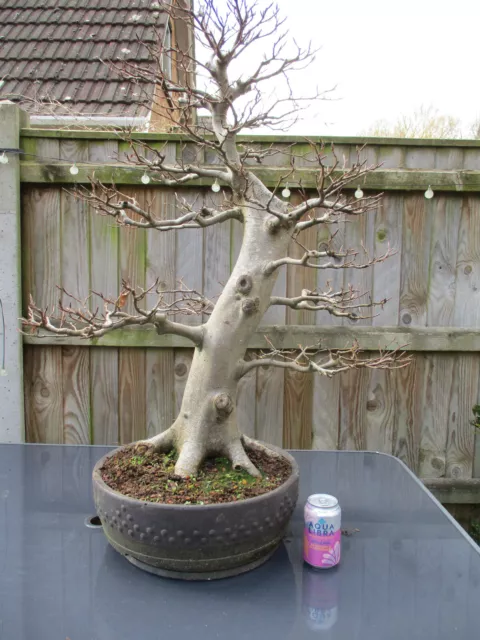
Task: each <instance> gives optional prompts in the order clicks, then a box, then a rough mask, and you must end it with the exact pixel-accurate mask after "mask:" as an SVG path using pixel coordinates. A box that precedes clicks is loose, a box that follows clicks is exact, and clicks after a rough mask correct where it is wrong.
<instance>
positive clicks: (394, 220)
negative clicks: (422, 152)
mask: <svg viewBox="0 0 480 640" xmlns="http://www.w3.org/2000/svg"><path fill="white" fill-rule="evenodd" d="M402 214H403V196H401V195H386V196H384V198H383V201H382V203H381V205H380V207H379V209H378V210H377V212H376V216H375V239H374V255H375V256H381V255H384V254H385V253H386V251H387V249H388V247H390V249H391V250H392V251H394V252H395V253H393V255H391V256H390V257H389V258H388V259H387V260H386V261H385V262H379V263H378V264H375V265H373V267H372V269H373V300H374V301H375V302H379V301H380V300H385V299H386V300H387V304H386V305H385V307H384V308H383V309H380V308H379V307H376V308H374V309H373V315H374V317H373V318H372V325H373V326H375V327H378V326H384V327H385V326H394V325H396V324H397V323H398V308H399V304H400V268H401V261H402V222H403V219H402V218H403V215H402Z"/></svg>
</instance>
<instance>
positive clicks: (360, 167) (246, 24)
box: [24, 0, 405, 477]
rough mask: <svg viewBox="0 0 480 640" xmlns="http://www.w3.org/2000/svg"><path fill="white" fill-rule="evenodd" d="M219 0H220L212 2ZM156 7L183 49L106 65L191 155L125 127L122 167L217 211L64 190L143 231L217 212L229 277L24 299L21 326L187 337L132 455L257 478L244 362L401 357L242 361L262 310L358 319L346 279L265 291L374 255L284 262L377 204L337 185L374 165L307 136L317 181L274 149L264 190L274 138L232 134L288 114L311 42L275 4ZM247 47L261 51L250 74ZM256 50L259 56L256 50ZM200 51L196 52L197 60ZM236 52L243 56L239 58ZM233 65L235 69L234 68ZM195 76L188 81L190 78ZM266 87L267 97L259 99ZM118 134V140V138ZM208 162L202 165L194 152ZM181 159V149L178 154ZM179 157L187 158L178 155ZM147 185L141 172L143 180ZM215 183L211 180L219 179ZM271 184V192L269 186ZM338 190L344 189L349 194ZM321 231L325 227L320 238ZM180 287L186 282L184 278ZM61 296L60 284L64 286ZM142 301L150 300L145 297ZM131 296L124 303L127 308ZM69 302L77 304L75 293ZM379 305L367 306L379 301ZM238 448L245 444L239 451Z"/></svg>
mask: <svg viewBox="0 0 480 640" xmlns="http://www.w3.org/2000/svg"><path fill="white" fill-rule="evenodd" d="M220 5H222V8H221V9H220ZM166 11H168V13H169V14H170V16H171V17H172V18H173V17H174V18H175V19H177V20H178V19H179V18H180V19H182V20H184V21H186V22H187V23H188V25H189V27H190V28H191V29H192V31H193V32H194V33H195V37H196V47H195V49H196V50H197V54H195V50H194V47H193V46H192V48H191V49H190V50H187V51H185V50H179V49H178V48H176V46H175V44H174V43H173V44H168V48H167V45H166V44H164V42H163V39H162V38H161V37H160V36H159V39H158V43H157V45H156V46H155V47H152V48H151V55H152V59H154V60H155V61H157V62H158V64H156V65H155V66H152V67H148V68H145V67H141V66H139V65H135V64H130V63H121V62H119V63H118V65H113V66H114V70H115V71H116V72H117V73H119V74H121V75H122V77H124V78H127V79H129V80H130V81H132V82H134V83H135V84H136V85H138V86H139V87H140V89H141V88H142V86H145V83H155V85H159V84H160V85H162V86H163V87H164V90H165V91H166V94H167V96H168V100H167V101H166V102H165V104H162V105H160V106H157V107H153V108H154V109H157V110H159V115H161V118H162V119H163V121H164V122H168V123H169V124H170V130H171V131H174V132H177V133H178V132H180V133H181V134H183V138H184V140H185V142H186V143H189V149H191V147H192V143H193V144H194V147H195V149H196V152H195V154H194V155H196V159H190V160H189V161H187V160H182V159H181V158H177V159H176V160H169V159H168V158H167V155H166V152H165V150H164V149H163V150H162V149H160V150H159V149H158V148H154V146H152V145H151V144H149V143H148V142H145V141H142V140H141V139H137V137H136V136H132V135H131V134H129V133H128V134H127V133H126V134H124V135H125V139H128V141H129V143H130V148H131V152H130V155H129V162H130V163H131V164H132V165H135V166H137V167H141V168H144V169H145V172H146V175H148V176H149V177H150V178H151V180H152V183H153V184H155V185H158V186H167V187H171V188H172V189H174V188H175V187H177V186H179V185H185V184H188V183H189V182H191V181H195V180H199V179H200V180H204V181H207V182H208V181H210V183H213V190H214V191H220V190H222V192H223V200H222V202H221V204H220V205H219V206H218V208H216V209H212V208H209V207H205V206H199V207H195V205H192V204H191V203H188V202H186V201H185V200H183V199H180V198H177V200H178V207H179V208H181V210H182V211H181V215H179V216H178V217H172V219H161V220H160V219H158V217H155V215H154V213H152V210H151V208H150V207H148V206H146V207H141V206H139V204H138V202H137V201H136V200H135V198H134V197H131V196H127V195H124V194H122V192H121V191H120V190H119V189H118V188H117V187H116V186H115V185H107V184H102V183H101V182H100V181H99V180H97V179H96V178H95V177H94V176H92V177H91V179H90V180H91V188H89V189H88V190H87V189H83V190H82V189H80V190H77V191H76V195H77V196H78V197H80V198H83V199H84V200H85V201H86V202H88V203H89V204H90V205H91V206H92V207H93V209H94V210H96V212H98V213H100V214H103V215H108V216H111V217H112V218H113V220H114V221H115V222H116V223H117V224H118V225H120V226H125V227H133V228H139V229H149V230H151V233H174V232H178V233H182V230H183V229H199V230H200V231H201V230H202V229H203V228H204V227H209V226H212V225H216V224H223V223H225V222H228V221H230V220H238V221H239V222H241V223H242V224H243V228H244V231H243V242H242V246H241V250H240V253H239V256H238V259H237V262H236V264H235V267H234V268H233V271H232V273H231V275H230V278H229V279H228V282H227V283H226V284H225V287H224V289H223V292H222V294H221V295H220V296H219V298H218V299H217V300H216V301H215V303H213V302H212V301H209V300H206V299H205V298H204V297H203V296H202V295H201V293H199V292H196V291H192V290H189V289H187V288H186V287H185V286H183V285H179V287H178V288H177V289H176V290H175V291H162V290H161V287H160V285H159V282H155V283H153V284H152V285H151V286H150V287H149V288H148V289H139V288H135V286H134V283H133V284H132V283H128V282H124V283H123V289H122V291H121V292H120V293H119V295H118V297H115V298H109V297H107V296H106V295H104V294H97V295H99V296H100V298H101V299H102V304H101V305H100V307H101V309H99V310H98V311H90V310H89V309H88V306H87V304H85V303H81V301H80V304H78V305H77V303H76V302H75V301H74V300H72V302H71V304H65V303H63V304H62V303H60V306H59V313H57V315H55V313H54V312H53V311H52V312H51V313H50V312H49V310H48V309H47V310H45V309H41V308H39V307H38V306H36V305H35V304H34V302H33V301H32V302H31V304H30V306H29V308H28V314H27V315H28V317H27V318H26V319H24V324H25V325H27V326H29V327H31V330H34V331H36V330H39V329H42V330H47V331H49V332H53V333H55V334H57V335H68V336H80V337H84V338H86V339H88V338H98V337H100V336H103V335H105V334H106V333H107V332H110V331H115V329H118V328H121V327H127V326H129V327H130V326H132V327H133V326H139V325H142V326H143V325H145V326H149V327H151V329H152V331H157V332H158V333H159V334H176V335H178V336H183V337H185V338H188V339H189V340H190V341H191V342H192V343H193V345H194V346H195V353H194V357H193V362H192V365H191V369H190V374H189V378H188V382H187V384H186V388H185V393H184V397H183V402H182V406H181V410H180V413H179V415H178V417H177V418H176V420H175V421H174V423H173V424H172V425H171V426H170V427H169V428H168V429H166V430H165V431H163V432H162V433H159V434H158V435H156V436H154V437H153V438H151V439H149V440H145V441H142V442H139V443H137V445H136V446H137V448H138V450H139V451H140V452H146V451H147V450H149V449H152V450H155V451H165V452H166V451H169V450H170V449H172V448H175V449H176V450H177V452H178V459H177V462H176V467H175V472H176V474H178V475H179V476H183V477H187V476H190V475H194V474H195V473H196V471H197V470H198V468H199V465H200V464H201V463H202V461H203V460H204V458H206V457H208V456H213V455H223V456H226V457H228V458H229V459H230V460H231V462H232V464H233V466H234V467H235V468H242V469H244V470H246V471H248V472H249V473H250V474H252V475H254V476H255V475H258V474H259V472H258V470H257V469H256V467H255V466H254V464H253V463H252V462H251V460H250V459H249V457H248V455H247V453H246V450H245V445H248V444H249V443H250V439H249V438H247V437H246V436H243V435H242V434H241V433H240V432H239V429H238V426H237V419H236V396H237V387H238V383H239V380H240V379H241V378H242V376H245V375H246V374H247V373H248V372H249V371H250V370H251V369H253V368H254V367H259V366H271V367H282V368H288V369H293V370H295V371H299V372H305V373H315V374H318V375H323V376H333V375H335V374H338V373H340V372H342V371H346V370H348V369H351V368H355V367H356V368H358V367H379V368H387V367H396V366H403V365H404V364H405V359H404V358H403V357H402V355H401V354H400V353H399V352H398V351H389V352H385V353H380V354H379V355H377V356H376V357H374V358H370V359H368V358H362V357H361V355H360V353H359V349H358V345H357V344H354V345H353V346H352V347H351V348H349V349H345V350H328V349H326V348H323V347H322V348H321V347H320V346H319V345H302V346H300V347H299V350H298V351H295V352H291V351H289V352H283V351H280V350H278V349H276V348H275V346H274V345H273V344H271V349H270V350H269V351H267V352H264V353H262V354H261V355H260V356H259V357H256V358H254V359H247V357H246V351H247V347H248V344H249V340H250V338H251V337H252V335H253V333H254V332H255V331H256V329H257V327H258V326H259V325H260V323H261V321H262V317H263V316H264V314H265V312H266V311H267V309H268V308H269V307H271V306H272V305H284V306H286V307H289V308H291V309H307V310H310V311H315V312H325V313H330V314H333V315H335V316H340V317H344V318H349V319H352V320H355V319H358V318H360V317H366V316H367V315H368V314H370V313H371V312H372V311H371V310H372V307H373V306H374V305H375V304H376V303H375V302H373V301H371V300H370V299H369V298H365V297H364V296H362V294H361V293H360V292H358V291H355V290H354V289H353V288H352V287H348V288H345V289H339V290H335V289H333V288H331V287H328V288H326V290H325V291H321V290H314V291H310V290H306V289H304V290H303V291H299V292H298V295H296V296H294V297H291V298H290V297H278V296H273V295H272V289H273V287H274V284H275V281H276V279H277V276H278V273H279V271H280V270H281V269H285V268H286V266H287V265H298V266H299V267H302V268H305V269H325V270H327V269H345V268H349V269H364V268H367V267H368V266H370V265H372V264H373V263H375V262H379V261H382V260H384V259H385V258H386V257H387V256H388V254H389V250H388V251H387V252H386V253H385V254H384V255H382V256H378V257H374V256H369V255H368V254H367V253H366V251H365V250H363V251H360V252H357V251H355V250H354V249H352V248H341V249H339V250H334V248H333V244H334V243H333V242H330V243H327V246H325V247H324V248H322V249H321V250H319V249H318V248H317V247H310V248H309V247H303V249H302V252H303V255H302V256H301V257H299V258H292V257H288V252H289V245H290V244H291V243H292V242H299V239H298V237H299V234H300V232H301V231H302V230H305V229H308V228H310V227H315V226H317V225H335V224H336V223H338V222H339V221H340V220H342V219H343V218H344V216H345V215H346V214H348V215H350V216H357V215H363V214H366V213H367V212H369V211H372V210H374V209H376V208H377V207H378V205H379V201H380V200H379V198H380V197H379V196H378V195H363V193H361V190H360V193H359V192H358V191H357V193H356V196H357V197H354V196H353V195H344V192H343V190H344V188H345V187H347V186H349V185H350V186H351V185H354V186H357V185H358V184H359V183H360V182H361V180H362V178H363V177H364V176H365V175H366V174H367V173H368V172H370V171H372V170H374V169H375V168H377V167H376V166H367V164H366V162H364V161H362V160H361V159H360V157H358V158H357V160H356V161H355V162H354V163H353V164H352V165H351V166H349V167H347V166H346V164H345V161H343V162H342V161H341V160H340V159H339V158H337V157H336V154H335V152H334V149H333V147H332V146H330V147H329V148H328V152H329V154H328V157H329V158H330V159H329V160H328V158H327V153H326V151H327V149H326V148H324V146H323V145H321V144H318V143H313V142H312V143H311V144H310V145H309V151H308V153H307V154H304V155H303V156H302V161H303V163H304V164H305V162H307V163H308V165H309V166H310V167H311V168H314V169H315V175H316V189H315V190H314V191H307V190H305V189H302V187H301V184H298V183H295V168H296V163H297V162H298V159H299V156H298V155H296V154H295V148H294V146H292V147H290V148H289V149H288V150H287V151H282V153H283V154H284V156H283V158H284V166H285V167H286V168H285V172H284V175H282V177H281V178H280V180H279V181H278V184H277V185H276V187H275V188H269V187H267V186H266V184H264V182H262V180H261V179H260V177H258V176H257V174H256V172H255V169H256V167H258V166H259V165H262V164H264V163H265V164H268V160H269V158H271V157H273V156H275V155H278V154H279V150H278V149H277V148H275V146H274V145H272V146H271V147H263V148H261V147H260V146H259V145H258V144H255V140H254V137H252V139H251V142H246V141H245V140H244V139H243V138H242V140H241V141H239V140H238V135H239V134H240V133H241V132H242V131H247V132H251V131H252V130H255V129H258V128H260V127H261V128H265V127H270V128H273V129H275V130H280V131H284V130H285V128H286V127H287V125H288V124H291V123H292V121H294V120H295V119H296V118H297V117H298V113H299V111H300V110H301V109H302V108H303V107H304V103H305V100H306V98H305V97H304V96H300V97H296V96H294V95H293V93H292V91H291V89H290V84H289V76H290V74H291V73H293V72H294V71H296V70H298V69H301V68H304V67H305V65H307V64H308V63H309V62H311V61H312V60H313V58H314V55H315V52H314V50H313V49H312V48H311V47H310V46H308V47H307V48H305V49H304V48H301V47H300V46H298V45H297V44H296V43H295V42H293V41H291V39H290V37H289V36H288V34H287V31H286V30H285V28H284V22H283V21H282V19H281V18H280V16H279V11H278V8H277V7H276V6H275V5H273V4H269V3H267V4H266V5H263V6H262V3H261V2H260V1H259V2H257V1H253V0H226V2H223V3H220V2H218V1H217V0H201V1H200V2H198V3H197V7H196V10H195V11H193V10H192V9H189V8H184V7H179V6H178V5H176V4H175V3H174V4H173V6H172V7H170V8H167V9H166ZM249 51H253V52H257V53H258V52H262V53H261V55H259V57H258V59H257V62H256V67H255V68H253V69H252V70H251V72H250V73H246V72H245V71H244V68H246V67H248V60H247V61H246V62H244V59H245V57H246V54H247V53H248V52H249ZM266 51H268V53H264V52H266ZM206 53H207V54H208V55H206ZM168 58H171V59H175V60H176V64H177V67H178V68H179V69H180V70H181V71H182V72H181V73H179V74H178V79H177V80H172V79H171V78H169V77H168V76H169V75H170V74H169V73H168V72H167V71H164V69H167V68H169V66H170V65H165V64H163V63H164V61H165V60H166V59H168ZM247 58H248V59H251V58H250V57H248V55H247ZM235 71H237V73H235ZM194 74H196V76H197V79H196V82H195V81H194V80H193V78H194ZM272 81H275V86H276V87H277V89H276V93H275V95H274V96H273V97H271V96H270V95H269V91H270V89H268V91H264V89H263V88H264V87H265V86H266V87H267V88H269V87H271V83H272ZM321 97H322V96H321V95H319V94H316V95H314V96H312V98H311V99H312V100H317V99H320V98H321ZM199 109H203V110H206V111H207V112H208V114H209V116H210V117H209V118H206V119H203V120H202V124H200V123H199V121H197V118H196V112H197V110H199ZM122 135H123V134H122ZM206 152H208V155H209V156H210V157H212V158H214V159H215V160H214V162H210V163H209V164H206V162H205V154H206ZM184 155H185V156H186V155H187V154H184ZM189 155H190V157H191V155H192V154H191V153H190V154H189ZM146 180H147V181H148V178H147V179H146ZM287 180H288V182H289V184H290V186H291V187H292V188H296V198H295V202H293V199H292V202H291V201H290V199H289V198H288V196H289V193H288V191H285V183H286V181H287ZM220 185H221V187H220ZM282 190H283V197H282V194H281V191H282ZM350 193H351V192H350ZM333 236H334V234H333V235H332V238H333ZM187 284H188V283H187ZM64 293H66V292H64ZM153 295H154V296H155V304H153V306H150V308H148V309H147V308H144V307H145V306H146V300H147V299H149V300H151V298H152V296H153ZM128 300H130V301H131V302H132V303H133V304H132V306H131V308H132V309H133V311H131V312H129V311H127V308H126V302H127V301H128ZM77 302H78V301H77ZM383 302H385V301H380V302H379V304H383ZM193 312H197V313H202V314H207V318H208V319H207V320H206V322H204V323H203V324H200V325H198V326H192V325H191V324H186V323H185V324H184V323H182V322H181V321H179V317H181V314H182V313H189V314H190V313H193ZM247 448H248V447H247Z"/></svg>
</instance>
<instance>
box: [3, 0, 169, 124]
mask: <svg viewBox="0 0 480 640" xmlns="http://www.w3.org/2000/svg"><path fill="white" fill-rule="evenodd" d="M161 5H162V0H0V80H3V81H4V83H3V86H2V87H1V89H0V97H11V96H13V97H16V96H25V97H27V98H37V99H40V100H41V99H46V100H55V101H59V102H60V103H64V104H65V105H66V106H68V108H69V109H71V110H72V111H73V112H81V113H83V114H96V115H114V116H141V115H145V114H146V112H147V109H146V107H141V106H139V105H138V104H136V102H137V101H138V100H139V98H140V97H141V96H142V95H143V96H144V95H145V91H146V92H147V94H148V95H149V96H151V98H153V85H152V84H151V83H143V84H142V87H141V89H140V88H139V87H138V86H137V87H136V86H135V85H134V84H131V83H128V82H123V81H122V80H121V78H119V76H118V75H117V74H115V72H114V71H112V70H111V69H110V68H109V67H108V66H107V65H106V64H104V62H102V60H103V61H107V62H108V61H120V60H135V61H136V62H137V63H139V64H141V65H142V66H146V65H148V64H151V63H152V60H151V58H150V57H149V54H148V49H147V47H146V46H145V43H153V42H155V40H156V33H155V32H156V30H158V29H161V28H162V26H163V24H164V20H165V13H164V12H163V11H162V10H161ZM135 94H136V95H135ZM20 101H21V102H23V104H24V106H25V107H26V108H27V109H28V110H30V111H31V112H32V111H33V112H35V113H42V111H43V112H47V111H48V112H49V113H50V112H51V111H52V108H51V107H49V108H48V109H47V108H43V109H42V108H39V107H38V106H37V107H34V106H33V105H32V102H31V101H30V102H29V101H22V100H21V98H20Z"/></svg>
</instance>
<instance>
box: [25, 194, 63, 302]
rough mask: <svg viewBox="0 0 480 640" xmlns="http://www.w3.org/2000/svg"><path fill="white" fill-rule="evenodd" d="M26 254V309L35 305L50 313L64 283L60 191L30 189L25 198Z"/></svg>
mask: <svg viewBox="0 0 480 640" xmlns="http://www.w3.org/2000/svg"><path fill="white" fill-rule="evenodd" d="M22 227H23V229H22V234H23V241H22V242H23V244H24V246H25V247H28V250H27V249H25V250H24V251H22V260H23V272H24V276H23V277H24V281H23V294H24V305H25V306H26V305H27V304H28V298H29V296H30V295H32V297H33V299H34V301H35V303H36V304H37V305H38V306H40V307H42V308H45V307H48V308H49V309H50V310H51V309H53V308H54V307H56V306H57V304H58V289H57V288H56V285H57V284H60V282H61V262H62V261H61V251H60V190H59V189H50V188H47V189H44V188H41V189H28V190H27V191H26V192H25V195H24V198H23V210H22Z"/></svg>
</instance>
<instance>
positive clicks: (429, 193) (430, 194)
mask: <svg viewBox="0 0 480 640" xmlns="http://www.w3.org/2000/svg"><path fill="white" fill-rule="evenodd" d="M424 195H425V198H426V199H427V200H431V199H432V198H433V196H434V195H435V194H434V193H433V189H432V187H431V186H430V185H428V189H427V190H426V191H425V194H424Z"/></svg>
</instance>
